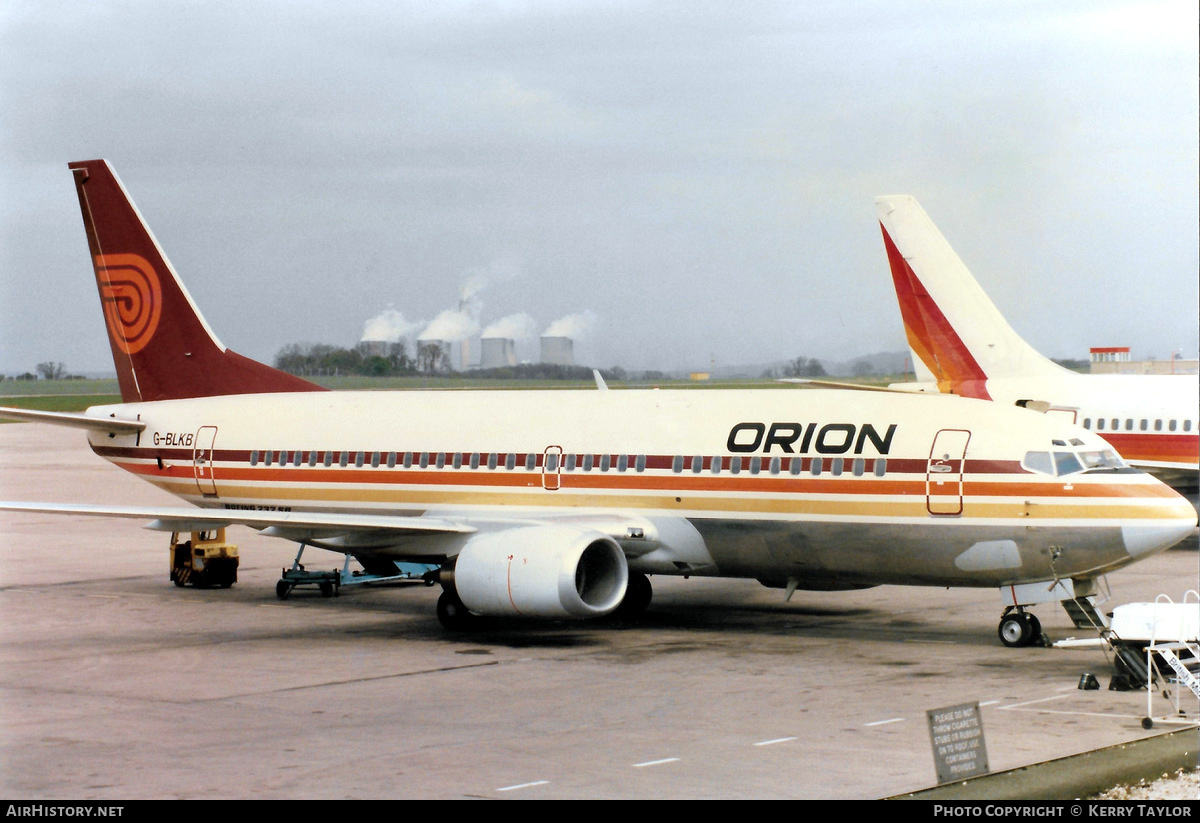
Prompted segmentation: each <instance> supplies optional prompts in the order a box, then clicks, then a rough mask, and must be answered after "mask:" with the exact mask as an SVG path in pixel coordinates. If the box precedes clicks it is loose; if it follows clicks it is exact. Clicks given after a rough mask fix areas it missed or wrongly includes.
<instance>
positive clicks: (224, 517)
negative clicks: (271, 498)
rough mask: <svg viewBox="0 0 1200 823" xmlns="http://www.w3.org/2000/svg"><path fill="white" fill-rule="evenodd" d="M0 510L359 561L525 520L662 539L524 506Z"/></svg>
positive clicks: (427, 550) (654, 528) (655, 526)
mask: <svg viewBox="0 0 1200 823" xmlns="http://www.w3.org/2000/svg"><path fill="white" fill-rule="evenodd" d="M0 511H12V512H32V513H39V514H56V515H75V516H79V517H115V518H122V519H132V520H143V521H147V522H146V526H145V527H146V528H147V529H152V530H154V531H167V532H191V531H210V530H214V529H222V528H226V527H228V526H245V527H247V528H251V529H254V530H256V531H258V532H259V533H260V534H262V535H264V536H266V537H278V538H282V539H284V540H291V541H294V542H297V543H307V544H309V545H313V546H318V547H320V548H326V549H330V550H331V551H342V552H346V553H348V554H353V555H355V556H356V557H360V560H361V559H362V557H361V556H369V555H370V554H371V553H373V551H377V550H384V549H386V550H388V551H387V552H386V553H387V554H403V555H404V556H407V557H411V558H413V559H419V558H431V559H434V558H437V559H441V558H446V557H449V556H452V555H454V554H456V553H457V551H458V549H459V548H461V544H462V538H464V537H466V536H468V535H473V534H476V533H478V532H482V531H487V532H501V531H505V530H509V529H519V528H524V527H530V526H533V527H537V526H543V527H547V526H555V527H562V528H568V529H572V530H575V531H579V532H583V531H590V532H599V533H600V534H603V535H606V536H608V537H611V538H612V539H613V540H615V541H616V542H617V543H618V544H620V546H621V548H622V550H623V551H624V553H625V555H626V557H628V558H630V559H633V558H636V557H640V556H642V555H645V554H647V553H650V552H652V551H654V550H655V549H657V548H659V547H660V546H661V545H662V541H661V539H660V538H659V531H660V529H661V526H662V519H658V521H657V522H655V523H651V522H650V521H647V520H645V519H644V518H639V517H633V516H630V515H625V514H619V513H605V512H581V513H566V512H540V511H535V510H529V511H526V512H523V513H517V512H513V513H511V514H504V515H496V516H493V517H487V516H484V517H480V516H479V515H474V516H466V515H463V516H460V515H457V514H451V515H449V516H443V517H430V516H419V517H410V516H402V515H389V514H341V513H336V512H287V511H253V510H241V509H202V508H196V507H190V506H107V505H93V504H89V503H37V502H19V501H0ZM439 538H440V539H439ZM456 538H458V539H456ZM360 555H361V556H360Z"/></svg>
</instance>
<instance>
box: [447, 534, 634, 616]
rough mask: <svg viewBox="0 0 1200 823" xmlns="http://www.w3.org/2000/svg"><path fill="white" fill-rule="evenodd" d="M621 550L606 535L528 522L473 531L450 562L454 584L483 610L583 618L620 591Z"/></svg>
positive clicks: (623, 580)
mask: <svg viewBox="0 0 1200 823" xmlns="http://www.w3.org/2000/svg"><path fill="white" fill-rule="evenodd" d="M628 583H629V567H628V566H627V565H626V563H625V553H624V552H623V551H622V550H621V547H620V546H619V545H618V544H617V541H615V540H613V539H612V538H611V537H609V536H608V535H606V534H601V533H600V532H597V531H585V530H581V529H571V528H565V527H561V526H528V527H524V528H516V529H505V530H504V531H499V532H492V533H485V534H480V535H476V536H475V537H472V538H471V539H470V540H469V541H468V542H467V544H466V545H465V546H464V547H463V549H462V551H461V552H459V555H458V560H457V561H456V563H455V565H454V588H455V590H456V591H457V593H458V597H459V599H460V600H462V603H463V605H464V606H466V607H467V608H468V609H469V610H471V611H472V612H474V613H475V614H481V615H494V616H505V615H522V616H525V617H550V618H564V617H567V618H587V617H601V616H603V615H606V614H608V613H609V612H611V611H613V610H614V609H615V608H617V606H619V605H620V604H621V601H622V599H624V597H625V587H626V585H628Z"/></svg>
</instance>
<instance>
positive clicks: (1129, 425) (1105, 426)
mask: <svg viewBox="0 0 1200 823" xmlns="http://www.w3.org/2000/svg"><path fill="white" fill-rule="evenodd" d="M1135 422H1136V423H1137V430H1138V431H1144V432H1146V431H1150V430H1151V428H1153V430H1154V431H1156V432H1160V431H1163V430H1164V427H1165V430H1166V431H1169V432H1173V431H1180V430H1182V431H1185V432H1190V431H1191V430H1192V421H1191V420H1184V421H1183V425H1182V426H1181V425H1180V424H1179V421H1177V420H1165V421H1164V420H1149V419H1148V418H1144V417H1143V418H1142V419H1141V420H1138V421H1135V420H1134V419H1133V418H1132V417H1127V418H1125V420H1124V423H1125V425H1124V426H1122V425H1121V423H1122V421H1121V419H1120V418H1118V417H1114V418H1112V419H1109V418H1107V417H1099V418H1097V419H1096V431H1098V432H1102V431H1106V430H1107V431H1114V432H1115V431H1127V432H1131V431H1133V430H1134V423H1135ZM1083 427H1084V428H1085V429H1090V428H1091V427H1092V418H1090V417H1085V418H1083Z"/></svg>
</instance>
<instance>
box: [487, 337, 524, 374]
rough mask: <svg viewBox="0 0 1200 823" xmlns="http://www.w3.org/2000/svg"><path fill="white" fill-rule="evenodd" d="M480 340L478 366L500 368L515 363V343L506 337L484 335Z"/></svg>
mask: <svg viewBox="0 0 1200 823" xmlns="http://www.w3.org/2000/svg"><path fill="white" fill-rule="evenodd" d="M480 342H481V345H482V348H481V349H480V353H479V368H481V369H502V368H505V367H507V366H515V365H517V344H516V342H514V341H513V340H512V339H510V338H507V337H485V338H483V340H482V341H480Z"/></svg>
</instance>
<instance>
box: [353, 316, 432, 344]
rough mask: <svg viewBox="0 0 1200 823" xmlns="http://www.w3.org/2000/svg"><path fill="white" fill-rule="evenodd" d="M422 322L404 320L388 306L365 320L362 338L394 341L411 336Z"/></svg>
mask: <svg viewBox="0 0 1200 823" xmlns="http://www.w3.org/2000/svg"><path fill="white" fill-rule="evenodd" d="M423 322H424V321H421V320H413V321H408V320H405V319H404V315H403V314H401V313H400V312H398V311H396V310H395V309H393V308H391V307H389V308H387V309H386V310H385V311H383V312H382V313H381V314H378V315H376V316H375V317H372V318H371V319H370V320H368V321H367V322H366V324H365V325H364V326H363V333H362V339H363V340H370V341H384V342H386V343H396V342H398V341H400V340H403V339H404V338H406V337H409V336H411V335H412V334H413V333H414V332H415V331H416V330H417V329H419V328H421V326H422V324H423Z"/></svg>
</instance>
